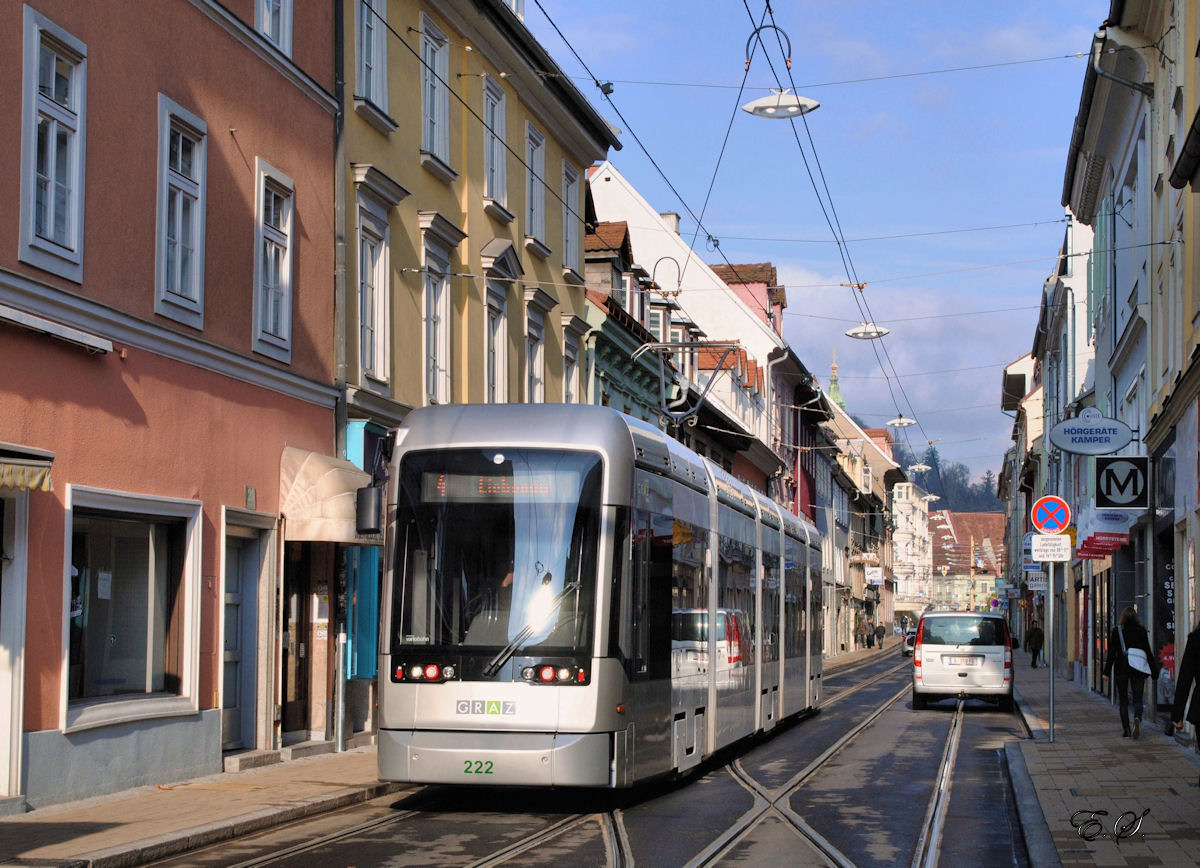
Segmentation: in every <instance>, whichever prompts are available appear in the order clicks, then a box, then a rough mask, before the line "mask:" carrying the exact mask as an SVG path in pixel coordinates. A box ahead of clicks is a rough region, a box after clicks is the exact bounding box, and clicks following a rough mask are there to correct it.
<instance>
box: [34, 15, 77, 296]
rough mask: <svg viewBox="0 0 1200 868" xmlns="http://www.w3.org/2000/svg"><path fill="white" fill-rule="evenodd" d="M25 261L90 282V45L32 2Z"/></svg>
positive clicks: (59, 273)
mask: <svg viewBox="0 0 1200 868" xmlns="http://www.w3.org/2000/svg"><path fill="white" fill-rule="evenodd" d="M24 37H25V44H24V58H23V63H24V81H25V83H26V84H25V93H24V95H23V107H22V116H21V120H22V127H21V129H22V144H21V247H20V259H21V261H22V262H27V263H29V264H30V265H33V266H36V267H38V268H42V269H44V270H46V271H50V272H53V273H54V274H57V275H59V276H61V277H65V278H67V279H69V280H74V281H76V282H80V281H82V280H83V202H84V195H83V194H84V190H83V181H84V162H85V161H84V144H85V136H84V127H85V118H86V115H87V112H86V107H87V100H86V96H87V88H86V82H87V46H86V45H85V44H84V43H83V42H81V41H80V40H79V39H76V38H75V37H74V36H72V35H71V34H69V33H67V32H66V31H65V30H63V29H62V28H61V27H59V26H57V25H56V24H54V23H53V22H52V21H50V19H48V18H46V17H45V16H44V15H42V14H40V13H38V12H35V11H34V10H33V9H31V8H30V7H28V6H26V7H25V19H24Z"/></svg>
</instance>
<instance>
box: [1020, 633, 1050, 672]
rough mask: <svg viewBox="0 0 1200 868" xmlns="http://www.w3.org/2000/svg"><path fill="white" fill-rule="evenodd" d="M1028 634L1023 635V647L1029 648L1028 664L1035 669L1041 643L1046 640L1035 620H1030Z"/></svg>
mask: <svg viewBox="0 0 1200 868" xmlns="http://www.w3.org/2000/svg"><path fill="white" fill-rule="evenodd" d="M1030 623H1031V625H1032V626H1030V628H1029V635H1027V636H1026V637H1025V647H1026V648H1028V649H1029V665H1030V666H1032V667H1033V668H1034V669H1037V662H1038V657H1039V656H1040V655H1041V653H1042V643H1043V642H1044V641H1046V639H1045V636H1044V635H1043V633H1042V628H1041V627H1039V626H1038V622H1037V621H1032V622H1030Z"/></svg>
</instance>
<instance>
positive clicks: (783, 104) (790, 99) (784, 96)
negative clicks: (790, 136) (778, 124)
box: [742, 24, 821, 120]
mask: <svg viewBox="0 0 1200 868" xmlns="http://www.w3.org/2000/svg"><path fill="white" fill-rule="evenodd" d="M764 30H774V31H775V32H776V33H778V34H779V35H780V36H782V37H783V40H784V41H785V42H786V43H787V68H788V69H791V68H792V40H791V39H789V38H788V35H787V33H785V32H784V31H783V29H782V28H780V27H776V26H775V25H774V24H764V25H762V26H761V27H756V28H754V32H753V33H751V34H750V38H749V39H747V40H746V70H747V71H749V69H750V46H751V45H752V44H754V40H755V39H758V38H759V33H761V32H762V31H764ZM790 90H791V88H788V87H785V88H784V89H783V90H775V89H774V88H772V89H771V93H770V94H768V95H767V96H764V97H759V98H758V99H755V100H751V101H750V102H748V103H746V104H745V105H744V106H742V111H744V112H749V113H750V114H752V115H754V116H755V117H760V118H778V119H780V120H787V119H790V118H798V117H800V115H804V114H808V113H809V112H810V111H813V110H815V109H816V108H818V107H819V106H820V105H821V104H820V103H819V102H817V101H816V100H815V99H809V98H808V97H806V96H800V95H799V94H795V93H789V91H790Z"/></svg>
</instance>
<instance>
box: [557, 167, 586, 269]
mask: <svg viewBox="0 0 1200 868" xmlns="http://www.w3.org/2000/svg"><path fill="white" fill-rule="evenodd" d="M562 195H563V268H569V269H571V270H572V271H575V272H578V271H579V268H580V265H579V263H580V252H579V227H580V225H581V224H582V223H583V219H582V218H581V217H580V216H579V213H580V207H579V172H578V170H576V168H575V167H574V166H572V165H571V164H570V163H567V162H566V161H563V173H562Z"/></svg>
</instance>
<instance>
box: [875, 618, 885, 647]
mask: <svg viewBox="0 0 1200 868" xmlns="http://www.w3.org/2000/svg"><path fill="white" fill-rule="evenodd" d="M886 635H887V627H885V626H883V624H880V625H879V626H878V627H876V628H875V641H877V642H878V643H879V650H880V651H882V650H883V637H884V636H886Z"/></svg>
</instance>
